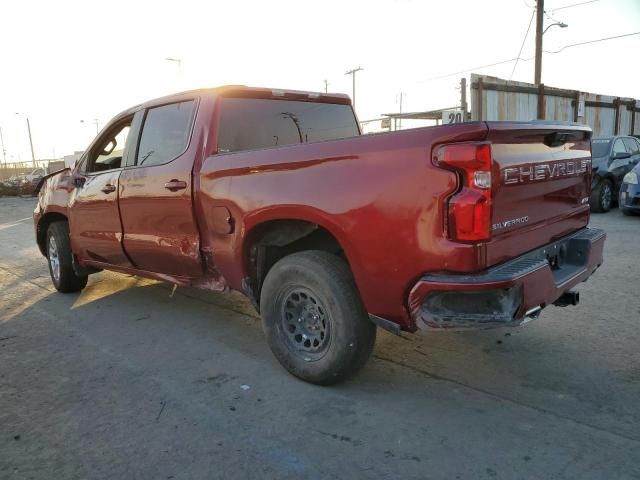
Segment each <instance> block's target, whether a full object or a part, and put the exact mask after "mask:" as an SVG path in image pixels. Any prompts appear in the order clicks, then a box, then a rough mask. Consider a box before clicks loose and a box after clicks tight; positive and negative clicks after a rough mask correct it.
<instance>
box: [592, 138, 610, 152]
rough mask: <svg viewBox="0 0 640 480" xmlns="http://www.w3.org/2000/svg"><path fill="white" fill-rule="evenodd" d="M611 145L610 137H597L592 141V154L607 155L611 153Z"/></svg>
mask: <svg viewBox="0 0 640 480" xmlns="http://www.w3.org/2000/svg"><path fill="white" fill-rule="evenodd" d="M610 147H611V139H610V138H595V139H593V140H592V141H591V156H593V157H604V156H606V155H609V148H610Z"/></svg>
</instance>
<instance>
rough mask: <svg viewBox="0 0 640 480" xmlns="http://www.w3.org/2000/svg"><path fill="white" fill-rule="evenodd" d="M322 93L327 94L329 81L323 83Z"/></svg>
mask: <svg viewBox="0 0 640 480" xmlns="http://www.w3.org/2000/svg"><path fill="white" fill-rule="evenodd" d="M324 93H329V81H328V80H325V81H324Z"/></svg>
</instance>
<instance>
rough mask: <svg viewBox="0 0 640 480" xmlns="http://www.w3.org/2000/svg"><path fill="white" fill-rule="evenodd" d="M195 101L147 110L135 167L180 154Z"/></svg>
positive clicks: (165, 159)
mask: <svg viewBox="0 0 640 480" xmlns="http://www.w3.org/2000/svg"><path fill="white" fill-rule="evenodd" d="M194 109H195V101H194V100H189V101H187V102H180V103H172V104H170V105H163V106H161V107H155V108H150V109H149V110H147V115H146V117H145V119H144V125H143V126H142V135H141V137H140V146H139V147H138V155H137V156H136V165H144V166H150V165H160V164H162V163H167V162H170V161H171V160H173V159H174V158H176V157H177V156H179V155H180V154H182V153H183V152H184V151H185V150H186V148H187V145H188V144H189V137H190V135H191V125H192V123H193V114H194Z"/></svg>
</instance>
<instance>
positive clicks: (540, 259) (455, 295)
mask: <svg viewBox="0 0 640 480" xmlns="http://www.w3.org/2000/svg"><path fill="white" fill-rule="evenodd" d="M605 238H606V234H605V233H604V231H603V230H598V229H591V228H584V229H582V230H580V231H578V232H576V233H574V234H572V235H569V236H567V237H564V238H562V239H560V240H558V241H556V242H553V243H550V244H547V245H545V246H543V247H540V248H537V249H536V250H533V251H531V252H528V253H526V254H524V255H522V256H520V257H517V258H514V259H513V260H510V261H508V262H505V263H503V264H501V265H498V266H496V267H492V268H490V269H488V270H485V271H484V272H480V273H477V274H473V275H451V274H429V275H425V276H423V277H422V278H421V279H420V280H419V281H418V282H417V283H416V285H415V286H414V287H413V289H412V290H411V292H410V293H409V299H408V304H409V312H410V314H411V317H412V319H413V321H414V322H415V324H416V326H417V327H419V328H438V329H452V328H490V327H498V326H507V325H520V324H521V323H522V322H523V321H524V320H525V319H526V318H527V316H530V315H533V314H537V312H539V311H540V310H541V309H542V308H544V307H546V306H547V305H550V304H552V303H553V302H555V301H556V300H558V299H559V298H560V297H561V296H562V294H563V293H565V292H567V291H568V290H570V289H571V288H573V287H574V286H575V285H577V284H578V283H580V282H584V281H585V280H587V278H589V277H590V276H591V274H592V273H593V272H595V270H596V269H597V268H598V267H599V266H600V265H601V264H602V250H603V247H604V241H605Z"/></svg>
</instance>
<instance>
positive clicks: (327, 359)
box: [260, 250, 376, 385]
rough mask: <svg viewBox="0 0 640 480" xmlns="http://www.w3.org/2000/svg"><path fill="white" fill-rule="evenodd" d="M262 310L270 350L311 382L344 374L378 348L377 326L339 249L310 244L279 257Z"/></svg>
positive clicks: (267, 284) (327, 381) (262, 298)
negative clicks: (320, 248) (331, 250)
mask: <svg viewBox="0 0 640 480" xmlns="http://www.w3.org/2000/svg"><path fill="white" fill-rule="evenodd" d="M260 310H261V315H262V326H263V329H264V332H265V335H266V337H267V341H268V342H269V346H270V347H271V351H272V352H273V354H274V355H275V357H276V358H277V359H278V361H279V362H280V363H281V364H282V366H283V367H284V368H286V369H287V370H288V371H289V372H290V373H291V374H293V375H295V376H296V377H298V378H300V379H302V380H304V381H306V382H310V383H315V384H318V385H331V384H334V383H338V382H340V381H342V380H345V379H346V378H347V377H349V376H350V375H352V374H353V373H355V372H356V371H357V370H359V369H360V368H362V366H364V364H365V363H366V361H367V359H368V358H369V355H371V351H372V350H373V345H374V343H375V340H376V326H375V325H374V324H373V322H371V321H370V320H369V316H368V314H367V312H366V310H365V308H364V305H363V304H362V301H361V299H360V294H359V293H358V290H357V288H356V286H355V283H354V280H353V276H352V275H351V271H350V270H349V267H348V266H347V264H346V262H344V261H343V260H342V259H340V258H339V257H337V256H335V255H332V254H329V253H326V252H323V251H317V250H308V251H304V252H299V253H294V254H292V255H289V256H286V257H284V258H282V259H280V260H279V261H278V262H276V264H275V265H273V267H272V268H271V269H270V270H269V272H268V274H267V276H266V278H265V280H264V284H263V286H262V292H261V294H260ZM296 317H297V318H296Z"/></svg>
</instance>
